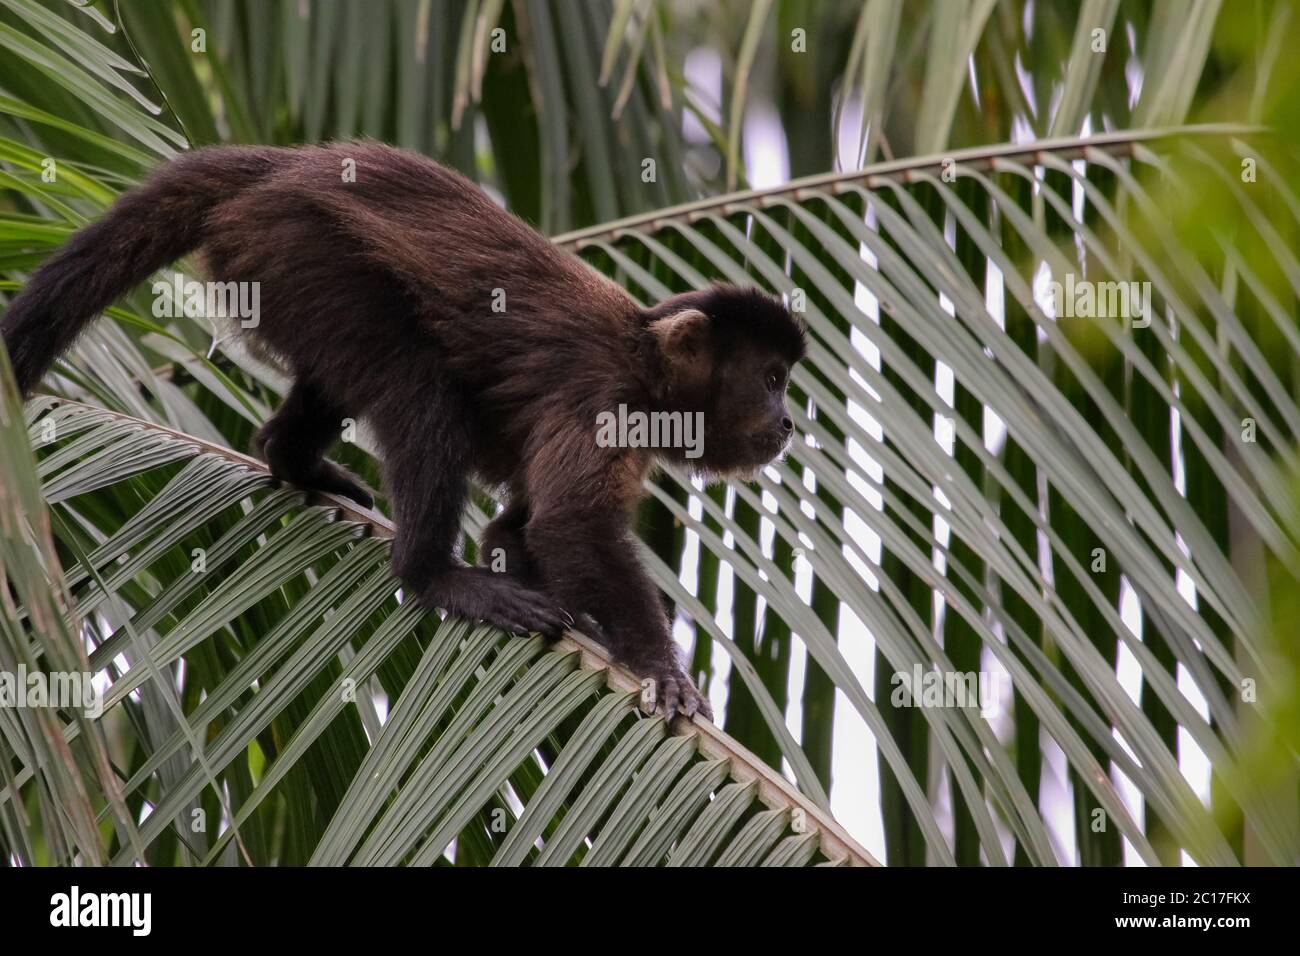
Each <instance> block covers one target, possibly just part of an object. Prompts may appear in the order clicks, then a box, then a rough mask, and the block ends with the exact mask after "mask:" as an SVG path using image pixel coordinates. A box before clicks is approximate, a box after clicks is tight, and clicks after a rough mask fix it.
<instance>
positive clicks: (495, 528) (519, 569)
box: [479, 498, 541, 587]
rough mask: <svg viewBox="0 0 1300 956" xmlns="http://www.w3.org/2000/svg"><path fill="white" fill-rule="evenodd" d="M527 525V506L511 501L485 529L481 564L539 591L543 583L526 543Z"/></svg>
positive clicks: (481, 544)
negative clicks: (539, 586) (525, 525)
mask: <svg viewBox="0 0 1300 956" xmlns="http://www.w3.org/2000/svg"><path fill="white" fill-rule="evenodd" d="M527 521H528V504H527V502H526V501H523V500H522V499H519V498H512V499H511V501H510V504H508V505H507V506H506V508H505V510H504V511H502V512H501V513H500V514H499V515H497V516H496V517H495V518H493V519H492V521H491V522H489V523H488V526H487V527H486V528H484V529H483V539H482V541H480V542H479V564H481V565H483V566H484V567H486V568H489V569H491V570H492V571H495V572H497V573H500V572H502V571H504V572H506V573H508V574H510V575H512V576H514V577H515V578H517V579H519V580H520V581H521V582H523V583H524V584H526V585H528V587H537V586H538V585H539V584H540V580H541V579H540V577H539V575H538V573H537V567H536V565H535V563H534V562H533V559H532V556H531V555H529V553H528V548H527V546H526V545H525V543H524V524H525V523H527Z"/></svg>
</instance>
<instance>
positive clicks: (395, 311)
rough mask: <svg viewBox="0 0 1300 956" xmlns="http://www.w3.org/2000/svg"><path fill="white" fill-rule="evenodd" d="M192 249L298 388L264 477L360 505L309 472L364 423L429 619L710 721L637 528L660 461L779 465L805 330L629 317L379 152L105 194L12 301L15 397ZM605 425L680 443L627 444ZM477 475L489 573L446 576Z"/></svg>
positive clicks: (429, 166) (204, 174)
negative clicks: (503, 502)
mask: <svg viewBox="0 0 1300 956" xmlns="http://www.w3.org/2000/svg"><path fill="white" fill-rule="evenodd" d="M349 173H351V174H352V175H349ZM195 250H197V251H198V252H199V253H200V255H201V257H202V260H203V262H204V264H205V270H206V271H207V272H208V274H209V276H210V277H211V278H213V279H214V280H219V281H222V282H231V281H235V282H256V283H259V294H260V315H259V317H258V318H259V322H258V324H257V326H256V327H255V328H250V329H248V330H247V331H246V332H245V334H246V335H247V336H249V337H250V339H251V341H250V345H253V346H255V347H256V348H257V349H258V350H259V351H261V352H263V353H264V354H268V355H270V356H272V357H273V358H275V359H276V360H277V361H278V362H279V363H280V364H281V365H282V366H283V367H284V368H285V369H286V370H287V371H288V372H289V373H290V374H291V375H292V376H293V387H292V388H291V389H290V391H289V393H288V395H286V396H285V399H284V401H283V403H282V404H281V406H280V408H279V409H278V410H277V412H276V413H275V415H274V416H273V417H272V418H271V419H270V420H269V421H268V422H267V423H266V425H265V426H264V427H263V428H262V429H261V431H260V432H259V435H258V443H259V446H260V448H261V449H262V451H263V453H264V455H265V457H266V461H267V462H268V463H269V465H270V468H271V471H272V473H273V474H275V475H276V476H277V477H280V478H283V479H285V480H287V481H290V482H293V483H295V484H299V485H302V486H305V487H308V488H313V489H320V490H325V491H332V492H337V493H340V494H343V495H347V496H349V497H352V498H354V499H355V500H357V501H360V502H363V503H366V504H369V503H370V496H369V495H368V494H367V492H366V490H365V489H364V488H363V487H361V485H360V484H359V483H358V482H357V481H356V480H355V479H354V478H353V477H352V476H350V475H349V474H348V473H347V472H346V471H344V470H343V469H342V468H340V467H339V466H337V465H335V464H333V463H332V462H329V461H327V460H326V459H325V457H324V455H325V452H326V451H327V450H328V449H329V447H330V446H331V445H332V444H333V442H334V441H335V440H336V439H337V438H338V437H339V435H340V432H341V427H342V424H341V423H342V420H343V419H344V418H347V417H352V418H359V417H362V416H364V417H365V418H366V419H367V420H368V421H369V422H370V423H371V425H372V427H373V429H374V433H375V435H376V436H377V438H378V441H379V444H380V446H381V454H382V459H383V471H384V481H385V487H386V490H387V493H388V495H389V498H390V500H391V502H392V505H393V508H394V512H395V516H396V522H397V537H396V540H395V543H394V548H393V562H394V569H395V571H396V572H397V574H398V575H399V576H400V577H401V579H402V581H403V582H404V584H405V586H406V587H407V588H408V589H410V590H411V591H412V592H413V593H415V594H416V595H418V596H419V598H420V599H421V600H422V601H423V602H424V603H426V604H427V605H429V606H436V607H442V608H446V609H447V610H448V611H450V612H454V613H457V614H462V615H466V616H468V617H471V618H476V619H482V620H484V621H488V622H490V623H493V624H496V625H499V626H501V627H504V628H507V629H509V630H512V631H515V632H517V633H523V632H526V631H529V630H532V631H538V632H540V633H542V634H545V635H548V636H552V637H553V636H557V635H558V634H559V633H560V632H561V631H562V629H563V627H564V626H565V625H566V624H572V623H573V621H574V620H575V616H576V617H577V619H578V620H579V621H580V622H581V625H582V627H583V629H585V630H588V631H590V632H591V633H592V636H593V637H595V638H597V639H598V640H600V641H601V642H602V643H603V644H604V645H605V646H606V647H608V648H609V650H610V651H611V652H612V653H613V655H614V656H615V658H616V659H618V660H619V661H621V662H622V663H624V664H626V665H627V666H628V667H630V668H631V669H632V670H634V671H636V672H637V673H639V674H640V675H642V676H643V677H650V678H653V679H654V680H655V681H656V682H657V690H658V695H659V700H660V703H661V705H662V708H663V710H664V711H665V712H666V713H668V715H669V716H670V717H671V716H672V714H673V713H674V712H675V711H677V710H680V711H682V712H683V713H686V714H687V715H690V714H693V713H695V712H696V711H697V710H699V711H701V712H703V713H704V714H706V715H707V714H708V713H709V708H708V703H707V701H706V700H705V699H704V698H703V697H702V696H701V695H700V694H699V692H698V691H697V690H696V689H695V687H694V685H693V684H692V683H691V681H690V679H689V678H688V677H687V676H686V675H685V673H684V672H683V669H682V666H681V664H680V662H679V660H678V655H677V653H676V647H675V645H674V644H673V642H672V640H671V636H670V632H669V627H668V622H667V620H666V619H665V615H664V613H663V608H662V605H661V604H660V601H659V598H658V594H657V592H656V590H655V588H654V586H653V584H652V582H651V581H650V579H649V578H648V576H647V575H646V573H645V571H644V570H643V569H642V568H641V566H640V563H639V562H638V560H637V556H636V552H635V546H634V541H633V539H632V536H631V534H630V532H629V525H630V519H631V517H632V514H633V511H634V508H635V505H636V502H637V500H638V498H639V497H640V495H641V492H642V482H643V481H644V479H645V477H646V475H647V474H648V472H649V471H650V469H651V468H653V467H654V465H655V464H656V462H661V461H669V462H677V463H679V464H682V465H685V466H688V467H690V468H692V469H694V470H695V471H696V472H697V473H701V474H705V475H709V476H720V475H730V474H746V473H752V472H753V471H755V470H756V469H758V468H761V467H762V466H763V465H765V464H767V463H768V462H770V461H772V460H773V459H774V458H776V457H777V456H778V455H780V454H781V453H782V451H783V450H784V448H785V447H786V445H787V443H788V441H789V439H790V435H791V432H792V430H793V423H792V422H791V420H790V417H789V414H788V412H787V410H786V406H785V387H786V379H787V377H788V375H789V370H790V367H791V365H793V364H794V363H795V362H797V361H798V360H799V359H800V358H801V357H802V356H803V352H804V332H803V328H802V326H801V325H800V323H798V322H797V321H796V320H795V319H794V317H793V316H791V314H790V313H789V312H788V311H787V310H786V309H785V307H784V306H783V305H782V304H781V303H780V302H779V301H778V300H776V299H773V298H771V297H769V296H767V295H764V294H763V293H761V292H758V291H756V290H752V289H741V288H736V287H730V286H715V287H713V288H710V289H706V290H703V291H698V292H689V293H685V294H683V295H678V296H674V297H672V298H670V299H668V300H666V301H664V302H661V303H659V304H658V305H656V306H654V307H653V308H649V309H645V308H640V307H638V306H637V304H636V303H635V302H634V301H633V300H632V299H631V298H630V297H629V296H628V295H627V294H626V293H625V292H624V291H623V290H622V289H620V288H619V287H618V286H616V285H615V284H614V283H612V282H610V281H608V280H606V279H605V278H603V277H602V276H600V275H598V274H597V273H595V272H594V271H593V270H591V269H590V268H588V267H587V266H586V265H585V264H584V263H582V262H581V261H580V260H578V259H577V258H575V257H573V256H571V255H569V254H568V253H566V252H563V251H561V250H560V249H557V248H556V247H555V246H554V245H552V244H551V243H550V242H548V241H547V240H546V238H545V237H543V236H541V235H540V234H539V233H537V232H536V231H535V230H533V229H532V228H531V227H529V226H528V225H526V224H525V223H524V222H522V221H521V220H519V219H518V218H516V217H515V216H513V215H511V214H509V213H507V212H505V211H503V210H502V209H501V208H499V207H498V206H497V205H496V204H495V203H493V202H492V201H491V200H490V199H489V198H488V197H487V196H486V195H485V194H484V193H483V192H482V191H481V190H480V189H478V188H477V187H476V186H475V185H474V184H472V183H471V182H469V181H468V180H466V179H465V178H464V177H462V176H460V175H459V174H457V173H455V172H453V171H451V170H449V169H446V168H444V167H442V166H440V165H438V164H437V163H435V162H433V161H431V160H429V159H427V158H425V157H423V156H419V155H416V154H414V153H409V152H405V151H402V150H398V149H394V148H391V147H388V146H384V145H382V144H379V143H374V142H351V143H339V144H333V145H329V146H324V147H302V148H296V149H279V148H271V147H213V148H208V149H202V150H198V151H196V152H193V153H188V154H185V155H183V156H181V157H179V158H177V159H175V160H173V161H172V162H171V163H169V164H167V165H165V166H163V167H161V168H160V169H158V170H157V171H156V172H155V173H154V174H153V176H152V177H151V178H150V179H149V180H148V181H147V182H145V183H144V184H143V185H142V186H140V187H138V188H137V189H135V190H133V191H131V192H129V193H127V194H125V195H123V196H122V197H121V198H120V199H119V200H118V201H117V202H116V203H115V204H114V206H113V207H112V208H111V209H110V210H109V211H108V212H107V213H106V214H105V215H104V216H103V217H102V218H101V219H99V220H98V221H97V222H95V223H93V224H91V225H89V226H87V227H86V228H84V229H82V230H81V231H80V232H78V233H77V234H76V235H74V236H73V237H72V238H71V239H70V240H69V241H68V243H67V244H66V245H65V246H64V247H63V248H62V249H61V250H60V251H59V252H58V253H57V254H55V255H54V256H52V257H51V258H50V259H49V260H47V261H46V262H45V263H44V264H43V265H42V266H41V267H40V268H39V269H38V270H37V271H36V273H35V274H34V275H33V276H32V278H31V280H30V281H29V282H28V283H27V285H26V287H25V288H24V289H23V291H22V292H21V293H20V294H19V295H18V296H17V297H16V298H15V299H14V300H13V302H12V304H11V305H10V306H9V309H8V311H7V313H6V314H5V315H4V318H3V320H2V321H0V329H2V330H3V334H4V339H5V343H6V345H7V346H8V349H9V352H10V355H11V360H12V362H13V365H14V368H15V371H16V374H17V377H18V384H19V387H20V388H21V390H22V391H23V393H24V394H27V393H28V392H30V390H31V389H32V388H33V387H34V386H35V385H36V384H37V382H38V381H39V380H40V378H41V377H42V376H43V375H44V374H45V373H46V371H47V370H48V369H49V368H50V366H51V365H52V364H53V362H54V360H55V359H56V358H57V357H58V356H59V355H60V354H61V353H62V352H63V351H64V350H66V349H67V348H68V347H69V346H70V345H71V344H72V342H73V340H74V339H75V338H76V336H77V335H78V333H79V332H80V331H81V330H82V328H84V327H85V326H86V324H87V323H89V322H90V321H91V319H92V318H94V316H95V315H97V314H98V313H99V312H100V311H102V310H103V309H104V308H105V307H107V306H108V305H109V304H110V303H111V302H112V301H113V300H114V299H116V298H117V297H118V296H120V295H122V294H124V293H125V292H127V291H129V290H130V289H131V288H132V287H133V286H134V285H136V284H137V283H139V282H142V281H143V280H144V279H146V278H147V277H148V276H149V275H150V274H151V273H152V272H154V271H155V270H157V269H159V268H161V267H163V266H165V265H167V264H168V263H170V262H172V261H173V260H175V259H177V258H179V257H180V256H182V255H185V254H186V253H189V252H191V251H195ZM611 416H613V417H617V419H618V421H619V422H620V423H624V424H626V423H627V422H633V423H635V422H638V421H639V422H640V423H641V424H642V425H644V423H645V422H646V421H647V420H649V421H650V422H651V423H652V425H653V423H667V422H671V423H673V424H674V425H678V426H680V428H679V430H678V433H677V436H678V437H679V438H682V437H690V438H692V439H693V442H692V444H691V446H690V447H667V448H663V447H659V448H656V447H646V444H647V442H646V440H645V429H644V428H641V429H640V430H638V428H637V427H632V428H630V429H628V428H622V427H620V428H615V427H612V425H611V421H612V420H613V419H612V417H611ZM693 423H700V424H701V426H702V427H701V428H700V429H697V430H696V434H694V435H692V434H691V432H692V429H691V428H690V425H691V424H693ZM638 437H640V439H641V440H640V441H638V440H636V439H637V438H638ZM679 444H685V442H684V441H682V442H679ZM471 474H473V475H475V476H477V477H478V478H479V479H480V480H481V481H483V482H485V483H487V484H490V485H496V486H499V487H501V488H503V489H505V490H507V491H508V493H509V505H508V506H507V507H506V508H505V510H504V511H503V512H502V513H501V514H500V515H499V516H498V517H497V518H496V519H495V520H494V521H493V522H492V523H491V525H490V526H489V528H488V529H487V532H486V533H485V535H484V553H485V555H486V556H488V557H491V556H493V555H497V556H504V557H505V559H506V573H495V572H494V571H492V570H490V569H489V568H475V567H467V566H465V565H463V564H462V563H460V562H459V561H458V560H457V559H456V558H455V556H454V554H453V547H454V543H455V540H456V537H457V534H458V528H459V522H460V518H461V513H462V510H463V507H464V504H465V500H466V482H467V478H468V476H470V475H471Z"/></svg>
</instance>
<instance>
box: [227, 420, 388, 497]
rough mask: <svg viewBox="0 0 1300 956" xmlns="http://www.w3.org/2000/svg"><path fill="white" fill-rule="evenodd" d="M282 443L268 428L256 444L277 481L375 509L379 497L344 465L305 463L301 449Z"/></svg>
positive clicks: (318, 462)
mask: <svg viewBox="0 0 1300 956" xmlns="http://www.w3.org/2000/svg"><path fill="white" fill-rule="evenodd" d="M281 444H282V442H281V440H280V438H278V437H276V436H274V435H271V436H269V437H268V436H266V435H265V429H264V430H263V433H260V434H259V435H258V436H257V438H256V439H255V440H254V442H253V448H254V450H255V451H257V452H258V453H260V454H261V455H262V457H263V458H265V459H266V463H267V465H268V466H269V467H270V469H271V474H272V475H273V476H274V477H275V478H278V479H279V480H280V481H284V482H288V483H289V484H291V485H297V486H298V487H299V488H302V489H304V490H306V491H323V492H327V493H329V494H334V495H342V496H343V497H344V498H351V499H352V500H353V501H355V502H356V503H357V504H359V505H360V506H361V507H363V508H373V507H374V506H375V498H374V495H372V494H371V493H370V489H369V488H367V487H366V486H365V485H364V484H362V483H361V479H360V478H358V477H357V476H356V475H354V474H352V472H350V471H348V470H347V469H346V468H344V467H343V466H342V465H336V464H334V462H332V461H329V460H327V459H325V458H317V459H315V460H314V461H311V460H303V459H301V458H298V457H296V455H297V454H299V452H298V450H296V449H293V448H292V447H290V448H281Z"/></svg>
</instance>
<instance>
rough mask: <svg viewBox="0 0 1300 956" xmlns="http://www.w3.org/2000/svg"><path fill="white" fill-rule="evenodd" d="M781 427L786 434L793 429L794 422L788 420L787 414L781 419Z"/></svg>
mask: <svg viewBox="0 0 1300 956" xmlns="http://www.w3.org/2000/svg"><path fill="white" fill-rule="evenodd" d="M781 428H782V429H783V430H784V431H785V433H786V434H787V435H788V434H790V433H791V432H792V431H794V422H792V421H791V420H790V418H789V416H786V417H785V418H783V419H781Z"/></svg>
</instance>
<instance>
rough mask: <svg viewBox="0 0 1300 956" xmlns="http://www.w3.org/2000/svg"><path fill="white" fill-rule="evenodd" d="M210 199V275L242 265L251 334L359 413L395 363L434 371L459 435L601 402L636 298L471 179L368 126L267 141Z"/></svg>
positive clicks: (532, 423)
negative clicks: (456, 405) (306, 142)
mask: <svg viewBox="0 0 1300 956" xmlns="http://www.w3.org/2000/svg"><path fill="white" fill-rule="evenodd" d="M281 158H282V162H277V163H276V164H275V165H274V168H273V170H272V171H271V172H270V173H269V174H268V175H266V176H264V177H263V178H261V179H259V180H258V181H256V182H253V183H250V184H249V185H248V186H247V188H245V189H242V190H240V191H239V192H238V193H236V194H234V195H232V196H230V197H229V198H228V199H226V200H224V201H222V202H220V203H219V204H218V205H217V206H216V207H215V208H214V209H213V210H212V212H211V213H210V214H209V217H208V222H207V227H208V228H207V229H206V233H207V235H208V237H209V238H208V240H207V241H206V242H205V243H204V246H203V250H202V251H203V257H204V260H205V262H206V265H207V271H208V273H209V277H210V278H213V279H216V280H219V281H231V280H234V281H257V282H259V284H260V289H261V320H260V324H259V326H258V328H256V329H254V330H252V335H253V336H254V338H255V339H256V340H258V341H259V342H260V343H261V344H263V345H264V346H265V347H266V348H267V349H269V351H271V352H272V353H274V354H275V355H277V356H278V357H279V358H280V359H281V360H282V361H283V362H284V364H286V365H288V366H290V367H291V368H292V369H293V370H294V372H295V374H297V375H306V376H308V377H310V378H313V379H317V380H320V381H321V382H322V384H323V385H327V386H328V387H329V388H330V389H331V390H333V391H335V392H338V393H340V400H341V401H343V402H344V403H345V404H346V405H347V406H348V407H349V408H350V409H356V413H357V414H362V413H364V410H365V409H366V408H367V407H369V406H370V405H371V404H372V403H373V401H374V399H375V397H376V396H377V395H380V394H382V393H383V392H384V391H385V389H387V388H388V387H390V385H391V383H392V381H393V379H394V378H395V377H396V376H400V375H408V376H422V377H423V378H424V380H426V381H429V380H431V379H432V378H434V377H437V378H440V379H441V378H451V379H453V380H454V381H455V383H456V385H457V387H458V388H459V389H461V390H463V392H464V393H465V394H466V396H467V401H468V403H469V404H470V405H471V407H472V412H473V417H474V420H475V423H476V424H475V430H476V432H477V433H478V439H479V440H478V441H477V442H476V444H478V445H480V446H482V447H484V448H487V449H490V450H489V451H488V452H485V455H486V458H487V459H489V460H487V461H486V462H485V464H484V467H483V468H482V470H483V471H484V472H487V473H493V472H499V471H501V470H502V469H501V468H497V467H493V464H492V462H491V461H490V459H492V458H493V457H494V455H493V453H492V451H491V450H495V451H499V452H500V455H501V458H502V460H503V462H504V460H505V459H507V458H509V457H511V456H516V455H518V454H519V453H520V452H521V450H522V448H521V446H522V445H523V444H524V443H525V442H527V441H528V440H529V437H530V435H533V434H534V433H536V431H537V429H538V427H539V424H541V423H542V422H543V421H545V420H546V419H547V418H548V416H549V417H550V418H551V419H556V420H558V419H559V418H561V417H563V418H566V419H568V418H574V417H578V418H586V417H588V416H594V414H595V412H594V411H593V409H599V408H608V407H611V404H610V403H611V402H613V403H615V404H616V402H617V395H612V394H610V393H609V390H610V383H611V382H613V381H618V380H619V379H620V377H621V376H622V375H623V373H624V369H625V368H626V367H630V358H631V353H632V351H633V350H634V349H635V345H636V339H637V335H638V326H637V322H636V312H637V310H636V306H635V303H633V302H632V300H631V299H630V298H629V297H628V296H627V295H626V293H624V292H623V291H622V290H621V289H619V288H618V287H617V286H615V285H614V284H613V283H611V282H609V281H608V280H606V279H604V278H603V277H601V276H599V275H598V274H597V273H595V272H594V271H593V270H591V269H589V268H588V267H587V266H586V265H585V264H583V263H582V262H581V261H579V260H578V259H576V258H575V257H573V256H571V255H569V254H568V253H566V252H564V251H562V250H560V249H557V248H556V247H555V246H554V245H553V244H552V243H551V242H550V241H549V240H547V239H546V238H545V237H544V236H542V235H541V234H540V233H538V232H537V231H536V230H534V229H533V228H531V227H530V226H528V225H527V224H526V223H524V222H523V221H522V220H520V219H519V218H517V217H516V216H514V215H512V214H511V213H509V212H507V211H506V210H504V209H502V208H500V207H499V206H498V205H497V204H496V203H494V202H493V201H492V200H491V199H490V198H489V197H488V196H487V194H486V193H484V192H483V191H482V190H481V189H479V188H478V187H477V186H475V185H474V184H473V183H471V182H470V181H469V180H467V179H466V178H465V177H463V176H461V175H460V174H459V173H457V172H455V171H453V170H450V169H447V168H446V167H444V166H441V165H439V164H438V163H435V162H433V161H432V160H430V159H428V158H426V157H424V156H420V155H418V154H415V153H410V152H407V151H404V150H400V149H396V148H393V147H390V146H386V145H383V144H380V143H376V142H371V141H355V142H348V143H338V144H331V145H329V146H321V147H300V148H295V149H286V150H284V151H282V157H281Z"/></svg>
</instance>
